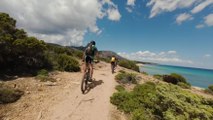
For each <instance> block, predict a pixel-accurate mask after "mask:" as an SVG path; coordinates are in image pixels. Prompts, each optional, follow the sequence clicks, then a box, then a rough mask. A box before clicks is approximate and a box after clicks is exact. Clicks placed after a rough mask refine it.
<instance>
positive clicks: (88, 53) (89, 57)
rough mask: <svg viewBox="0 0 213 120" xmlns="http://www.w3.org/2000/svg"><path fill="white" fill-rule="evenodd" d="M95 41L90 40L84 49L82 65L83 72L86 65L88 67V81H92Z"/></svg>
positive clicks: (95, 53)
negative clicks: (83, 63)
mask: <svg viewBox="0 0 213 120" xmlns="http://www.w3.org/2000/svg"><path fill="white" fill-rule="evenodd" d="M95 44H96V43H95V41H91V42H90V43H89V44H88V45H87V48H86V49H85V51H84V58H83V60H84V61H85V65H84V72H86V67H87V65H88V66H89V67H90V77H91V78H90V81H92V75H93V63H94V57H95V56H96V55H97V52H98V49H97V48H96V46H95Z"/></svg>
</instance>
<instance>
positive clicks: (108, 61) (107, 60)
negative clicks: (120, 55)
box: [98, 57, 110, 63]
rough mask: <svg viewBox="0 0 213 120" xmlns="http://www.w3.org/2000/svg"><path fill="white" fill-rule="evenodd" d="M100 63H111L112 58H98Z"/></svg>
mask: <svg viewBox="0 0 213 120" xmlns="http://www.w3.org/2000/svg"><path fill="white" fill-rule="evenodd" d="M98 59H99V60H100V61H104V62H106V63H110V58H103V57H99V58H98Z"/></svg>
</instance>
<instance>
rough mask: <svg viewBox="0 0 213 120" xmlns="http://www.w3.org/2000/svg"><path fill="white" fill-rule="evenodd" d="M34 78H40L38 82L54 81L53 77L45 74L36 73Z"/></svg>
mask: <svg viewBox="0 0 213 120" xmlns="http://www.w3.org/2000/svg"><path fill="white" fill-rule="evenodd" d="M36 79H38V80H40V82H47V81H50V82H56V80H55V79H53V78H51V77H49V76H45V75H37V76H36Z"/></svg>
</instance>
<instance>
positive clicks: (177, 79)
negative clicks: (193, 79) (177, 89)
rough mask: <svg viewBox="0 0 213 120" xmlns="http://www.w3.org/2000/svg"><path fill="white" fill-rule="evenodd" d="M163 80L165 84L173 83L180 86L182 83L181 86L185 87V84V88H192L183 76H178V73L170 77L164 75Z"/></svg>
mask: <svg viewBox="0 0 213 120" xmlns="http://www.w3.org/2000/svg"><path fill="white" fill-rule="evenodd" d="M157 77H158V76H157ZM159 77H160V76H159ZM160 78H161V77H160ZM162 79H163V81H165V82H168V83H172V84H175V85H178V83H179V82H181V83H180V84H179V85H182V87H184V85H183V83H185V87H187V86H188V87H190V86H191V85H190V83H188V82H187V81H186V79H185V78H184V77H183V76H181V75H179V74H176V73H172V74H170V75H163V76H162ZM186 85H187V86H186Z"/></svg>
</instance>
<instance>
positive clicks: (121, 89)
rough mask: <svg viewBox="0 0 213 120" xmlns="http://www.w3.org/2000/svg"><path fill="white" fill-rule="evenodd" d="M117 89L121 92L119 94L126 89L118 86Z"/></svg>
mask: <svg viewBox="0 0 213 120" xmlns="http://www.w3.org/2000/svg"><path fill="white" fill-rule="evenodd" d="M115 89H116V90H117V91H119V92H121V91H125V88H124V87H123V86H122V85H117V86H116V87H115Z"/></svg>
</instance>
